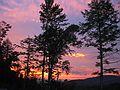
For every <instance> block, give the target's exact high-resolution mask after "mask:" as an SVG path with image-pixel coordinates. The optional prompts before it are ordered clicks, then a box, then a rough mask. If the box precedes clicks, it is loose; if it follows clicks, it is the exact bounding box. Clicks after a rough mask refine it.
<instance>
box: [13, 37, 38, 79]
mask: <svg viewBox="0 0 120 90" xmlns="http://www.w3.org/2000/svg"><path fill="white" fill-rule="evenodd" d="M15 46H17V47H18V48H20V49H22V51H21V52H19V53H20V56H24V60H21V63H22V64H23V65H24V64H25V67H24V70H25V77H26V78H29V73H30V69H31V68H35V63H36V61H37V59H36V56H35V55H36V51H35V44H34V39H33V38H30V37H28V38H25V39H24V40H21V42H20V45H15Z"/></svg>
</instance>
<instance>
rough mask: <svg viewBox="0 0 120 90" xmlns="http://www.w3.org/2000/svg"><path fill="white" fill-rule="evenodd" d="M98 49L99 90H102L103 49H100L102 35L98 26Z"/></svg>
mask: <svg viewBox="0 0 120 90" xmlns="http://www.w3.org/2000/svg"><path fill="white" fill-rule="evenodd" d="M99 35H100V37H99V43H100V44H99V46H100V47H99V48H100V90H103V49H102V48H103V47H102V39H101V38H102V35H101V31H100V25H99Z"/></svg>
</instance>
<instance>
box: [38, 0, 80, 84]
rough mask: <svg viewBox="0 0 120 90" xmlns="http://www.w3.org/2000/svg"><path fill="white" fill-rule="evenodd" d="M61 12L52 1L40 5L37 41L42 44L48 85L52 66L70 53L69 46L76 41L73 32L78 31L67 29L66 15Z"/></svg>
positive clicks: (74, 27) (75, 28)
mask: <svg viewBox="0 0 120 90" xmlns="http://www.w3.org/2000/svg"><path fill="white" fill-rule="evenodd" d="M62 12H63V9H62V8H60V5H58V4H54V0H45V3H44V4H41V10H40V21H41V23H42V30H43V34H40V35H39V37H40V38H39V41H40V42H42V45H41V46H43V48H42V51H43V56H44V58H43V62H44V63H45V61H46V62H47V64H48V71H49V72H48V82H49V83H50V82H51V80H52V73H53V69H54V68H53V67H54V65H55V64H56V63H58V60H59V59H61V57H62V55H64V54H66V53H68V52H69V51H70V47H69V45H71V44H72V43H73V42H75V41H76V39H77V38H76V36H75V32H76V30H78V26H76V25H71V26H69V27H67V26H66V25H67V24H68V23H66V21H67V19H66V15H65V14H64V13H62ZM41 40H42V41H41ZM39 45H40V44H39ZM44 63H43V69H44ZM43 72H44V71H43Z"/></svg>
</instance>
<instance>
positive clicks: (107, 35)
mask: <svg viewBox="0 0 120 90" xmlns="http://www.w3.org/2000/svg"><path fill="white" fill-rule="evenodd" d="M88 6H89V9H88V10H85V11H84V12H82V14H83V17H84V18H85V22H84V23H81V24H80V27H81V30H80V34H81V35H83V38H82V39H83V40H84V41H85V45H86V46H93V47H95V48H97V50H98V57H97V59H99V60H100V61H99V62H98V63H99V66H100V72H99V74H100V77H101V80H100V82H101V84H100V85H101V90H102V88H103V83H102V78H103V73H104V64H107V62H109V60H108V59H107V56H108V54H110V53H111V52H117V49H115V47H116V45H117V39H118V38H119V37H120V29H119V28H118V23H119V21H120V19H119V18H118V11H116V10H115V9H114V6H113V4H112V3H111V1H110V0H92V1H91V3H90V4H88Z"/></svg>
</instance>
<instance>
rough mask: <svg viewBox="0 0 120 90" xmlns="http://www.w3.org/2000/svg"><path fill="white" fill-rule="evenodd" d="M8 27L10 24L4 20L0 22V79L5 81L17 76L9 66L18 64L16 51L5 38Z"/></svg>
mask: <svg viewBox="0 0 120 90" xmlns="http://www.w3.org/2000/svg"><path fill="white" fill-rule="evenodd" d="M10 28H11V26H10V25H9V24H7V23H6V22H4V21H2V22H0V80H1V81H2V80H4V81H7V82H10V81H11V80H14V79H15V78H17V75H18V74H17V73H16V72H14V71H12V70H11V68H13V67H17V66H19V65H18V63H16V62H17V61H18V60H19V59H18V55H19V54H18V52H16V51H15V50H14V49H15V48H14V47H13V45H12V43H11V42H10V41H9V40H8V39H5V37H6V35H7V31H9V30H10ZM1 81H0V82H1Z"/></svg>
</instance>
